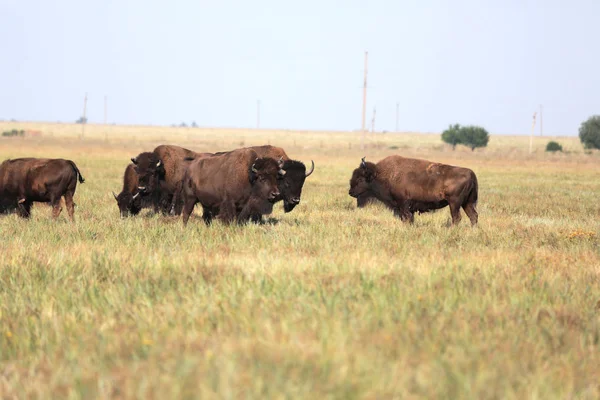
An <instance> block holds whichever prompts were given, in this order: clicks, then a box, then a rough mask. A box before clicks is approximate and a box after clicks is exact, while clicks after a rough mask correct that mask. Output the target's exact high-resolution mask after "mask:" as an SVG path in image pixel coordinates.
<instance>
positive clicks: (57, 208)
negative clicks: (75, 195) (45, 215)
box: [50, 197, 62, 219]
mask: <svg viewBox="0 0 600 400" xmlns="http://www.w3.org/2000/svg"><path fill="white" fill-rule="evenodd" d="M50 204H52V218H54V219H56V218H58V216H59V215H60V213H61V212H62V207H61V205H60V197H59V198H58V199H57V200H54V201H52V202H51V203H50Z"/></svg>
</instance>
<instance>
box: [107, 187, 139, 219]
mask: <svg viewBox="0 0 600 400" xmlns="http://www.w3.org/2000/svg"><path fill="white" fill-rule="evenodd" d="M113 196H114V197H115V200H116V201H117V205H118V206H119V212H120V213H121V218H127V217H128V216H130V215H137V214H138V213H139V212H140V210H141V199H140V198H139V197H140V192H136V193H135V194H133V195H132V194H131V193H127V192H121V193H119V195H118V196H117V195H116V194H115V192H113Z"/></svg>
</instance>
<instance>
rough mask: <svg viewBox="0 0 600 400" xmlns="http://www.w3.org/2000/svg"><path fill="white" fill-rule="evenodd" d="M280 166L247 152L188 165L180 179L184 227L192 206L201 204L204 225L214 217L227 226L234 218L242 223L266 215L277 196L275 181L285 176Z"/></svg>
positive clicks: (228, 153) (208, 158) (270, 159)
mask: <svg viewBox="0 0 600 400" xmlns="http://www.w3.org/2000/svg"><path fill="white" fill-rule="evenodd" d="M282 165H283V162H282V161H279V162H278V161H276V160H274V159H272V158H259V157H258V155H257V154H256V152H255V151H254V150H251V149H239V150H234V151H230V152H227V153H223V154H219V155H214V156H212V157H205V158H197V159H196V160H194V161H192V162H191V163H190V165H189V167H188V169H187V171H186V173H185V176H184V179H183V190H182V194H183V200H184V206H183V223H184V225H186V224H187V222H188V219H189V217H190V214H191V213H192V211H193V210H194V206H195V205H196V203H200V204H202V208H203V211H204V212H203V215H202V218H203V219H204V222H205V223H206V224H207V225H208V224H210V223H211V221H212V218H213V217H214V216H219V218H220V219H221V220H222V221H223V222H224V223H226V224H229V223H231V222H232V221H233V220H234V219H235V218H236V217H237V221H238V223H244V222H247V221H248V220H249V219H250V218H251V217H252V216H254V215H257V214H258V215H263V214H269V213H270V212H271V211H272V209H273V203H274V202H275V200H276V199H277V198H278V197H279V196H280V193H279V189H278V188H277V179H278V178H279V177H283V176H284V175H285V174H286V172H285V171H284V170H283V169H281V167H282Z"/></svg>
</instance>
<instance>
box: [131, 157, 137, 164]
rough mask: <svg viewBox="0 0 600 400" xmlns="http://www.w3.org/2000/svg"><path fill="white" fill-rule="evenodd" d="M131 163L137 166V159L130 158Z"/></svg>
mask: <svg viewBox="0 0 600 400" xmlns="http://www.w3.org/2000/svg"><path fill="white" fill-rule="evenodd" d="M131 162H132V163H134V164H135V165H137V157H132V158H131Z"/></svg>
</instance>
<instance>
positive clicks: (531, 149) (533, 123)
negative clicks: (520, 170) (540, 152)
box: [529, 113, 537, 154]
mask: <svg viewBox="0 0 600 400" xmlns="http://www.w3.org/2000/svg"><path fill="white" fill-rule="evenodd" d="M536 114H537V113H533V122H532V123H531V136H529V154H531V153H533V132H534V131H535V115H536Z"/></svg>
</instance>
